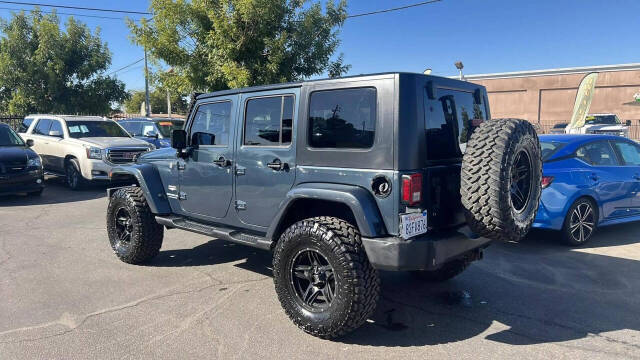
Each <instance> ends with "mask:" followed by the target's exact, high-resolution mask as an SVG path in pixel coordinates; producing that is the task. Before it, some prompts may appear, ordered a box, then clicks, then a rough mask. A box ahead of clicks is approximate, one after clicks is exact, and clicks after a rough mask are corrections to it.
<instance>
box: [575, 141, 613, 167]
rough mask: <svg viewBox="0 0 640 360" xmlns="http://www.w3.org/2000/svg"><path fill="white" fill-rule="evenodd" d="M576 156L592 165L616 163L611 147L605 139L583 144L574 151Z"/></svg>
mask: <svg viewBox="0 0 640 360" xmlns="http://www.w3.org/2000/svg"><path fill="white" fill-rule="evenodd" d="M576 157H577V158H578V159H580V160H582V161H584V162H586V163H587V164H589V165H593V166H611V165H618V160H617V159H616V155H615V154H614V152H613V148H612V147H611V145H610V144H609V143H608V142H606V141H598V142H593V143H590V144H586V145H583V146H582V147H580V148H579V149H578V151H576Z"/></svg>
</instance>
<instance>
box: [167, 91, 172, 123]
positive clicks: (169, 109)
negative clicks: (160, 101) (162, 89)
mask: <svg viewBox="0 0 640 360" xmlns="http://www.w3.org/2000/svg"><path fill="white" fill-rule="evenodd" d="M167 115H168V117H171V95H169V89H167Z"/></svg>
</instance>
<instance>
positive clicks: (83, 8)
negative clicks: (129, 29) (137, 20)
mask: <svg viewBox="0 0 640 360" xmlns="http://www.w3.org/2000/svg"><path fill="white" fill-rule="evenodd" d="M0 3H4V4H14V5H29V6H45V7H51V8H60V9H75V10H87V11H102V12H111V13H120V14H137V15H151V13H150V12H146V11H133V10H119V9H101V8H90V7H81V6H69V5H50V4H41V3H32V2H21V1H4V0H0Z"/></svg>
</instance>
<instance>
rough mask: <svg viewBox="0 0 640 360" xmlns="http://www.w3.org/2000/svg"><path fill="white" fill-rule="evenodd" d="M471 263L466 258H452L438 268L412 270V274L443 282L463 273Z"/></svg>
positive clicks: (423, 278)
mask: <svg viewBox="0 0 640 360" xmlns="http://www.w3.org/2000/svg"><path fill="white" fill-rule="evenodd" d="M470 264H471V263H470V262H469V261H467V260H465V259H458V260H452V261H449V262H448V263H445V264H444V265H442V267H440V268H438V269H436V270H430V271H427V270H423V271H412V272H411V274H412V275H413V276H415V277H416V278H418V279H420V280H425V281H428V282H443V281H447V280H450V279H453V278H454V277H456V276H458V275H460V274H462V272H463V271H465V270H466V269H467V268H468V267H469V265H470Z"/></svg>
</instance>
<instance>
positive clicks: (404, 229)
mask: <svg viewBox="0 0 640 360" xmlns="http://www.w3.org/2000/svg"><path fill="white" fill-rule="evenodd" d="M426 232H427V212H426V211H423V212H421V213H413V214H404V215H400V236H401V237H402V238H403V239H408V238H411V237H414V236H416V235H420V234H424V233H426Z"/></svg>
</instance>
